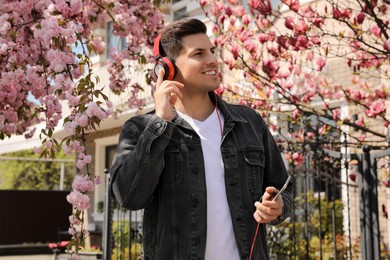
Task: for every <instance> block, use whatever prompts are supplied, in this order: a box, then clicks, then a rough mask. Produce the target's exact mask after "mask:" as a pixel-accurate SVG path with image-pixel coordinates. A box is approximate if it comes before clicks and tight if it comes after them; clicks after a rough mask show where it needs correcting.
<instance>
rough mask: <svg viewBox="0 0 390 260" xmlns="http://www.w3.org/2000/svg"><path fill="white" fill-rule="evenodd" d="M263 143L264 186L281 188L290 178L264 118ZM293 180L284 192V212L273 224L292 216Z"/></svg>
mask: <svg viewBox="0 0 390 260" xmlns="http://www.w3.org/2000/svg"><path fill="white" fill-rule="evenodd" d="M261 120H262V121H263V127H262V128H263V143H264V149H265V156H266V159H265V160H266V161H265V169H264V174H265V176H264V188H265V187H268V186H273V187H275V188H277V189H281V188H282V186H283V185H284V183H285V181H286V180H287V178H288V174H287V170H286V166H285V162H284V160H283V158H282V155H281V153H280V150H279V148H278V146H277V144H276V142H275V139H274V137H273V136H272V134H271V132H270V131H269V129H268V126H267V125H266V123H265V122H264V120H263V119H261ZM292 185H293V180H290V182H289V184H288V186H287V188H286V190H285V191H284V192H283V193H282V198H283V204H284V206H283V212H282V214H281V215H280V216H279V217H278V218H277V219H276V220H274V221H273V222H271V224H273V225H276V224H279V223H280V222H282V221H284V220H285V219H286V218H288V217H290V216H291V211H292V203H293V190H292V188H293V187H292Z"/></svg>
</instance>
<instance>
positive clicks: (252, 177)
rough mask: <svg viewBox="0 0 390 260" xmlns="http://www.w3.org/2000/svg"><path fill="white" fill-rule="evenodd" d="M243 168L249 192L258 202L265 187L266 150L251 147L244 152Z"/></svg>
mask: <svg viewBox="0 0 390 260" xmlns="http://www.w3.org/2000/svg"><path fill="white" fill-rule="evenodd" d="M242 158H243V163H242V164H243V165H242V166H243V167H242V169H244V170H245V175H246V178H247V182H248V190H249V193H250V196H251V198H252V199H253V200H254V201H256V200H258V199H259V198H260V196H261V193H262V190H263V187H262V183H263V176H264V167H265V155H264V148H263V147H261V146H259V147H250V148H244V149H243V150H242Z"/></svg>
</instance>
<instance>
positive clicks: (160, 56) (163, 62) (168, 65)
mask: <svg viewBox="0 0 390 260" xmlns="http://www.w3.org/2000/svg"><path fill="white" fill-rule="evenodd" d="M160 40H161V33H160V34H159V35H158V36H157V38H156V39H155V40H154V45H153V56H154V58H155V59H156V64H155V66H154V69H153V74H154V76H155V77H156V78H157V77H158V73H159V71H160V70H161V69H163V70H164V80H173V79H174V78H175V76H176V73H177V69H176V65H175V62H174V61H173V60H172V59H170V58H169V57H166V55H165V53H164V49H163V47H162V45H161V43H160ZM160 51H161V52H160Z"/></svg>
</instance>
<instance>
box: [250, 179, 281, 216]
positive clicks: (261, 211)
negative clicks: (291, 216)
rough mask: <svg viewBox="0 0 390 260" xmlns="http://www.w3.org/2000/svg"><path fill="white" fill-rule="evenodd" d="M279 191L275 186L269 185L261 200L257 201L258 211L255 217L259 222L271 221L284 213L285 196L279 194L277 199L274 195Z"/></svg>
mask: <svg viewBox="0 0 390 260" xmlns="http://www.w3.org/2000/svg"><path fill="white" fill-rule="evenodd" d="M277 193H278V190H277V189H276V188H274V187H267V188H266V189H265V192H264V194H263V197H262V199H260V200H261V202H260V201H256V203H255V207H256V211H255V213H254V214H253V217H254V218H255V220H256V221H257V222H258V223H270V222H272V221H274V220H275V219H276V218H277V217H279V216H280V215H281V214H282V211H283V206H284V204H283V198H282V196H278V197H277V198H276V199H275V200H273V199H274V196H275V195H276V194H277Z"/></svg>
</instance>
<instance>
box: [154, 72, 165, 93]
mask: <svg viewBox="0 0 390 260" xmlns="http://www.w3.org/2000/svg"><path fill="white" fill-rule="evenodd" d="M164 75H165V73H164V70H163V69H160V70H159V71H158V77H157V82H156V89H157V88H159V87H160V85H161V83H162V82H163V81H164Z"/></svg>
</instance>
